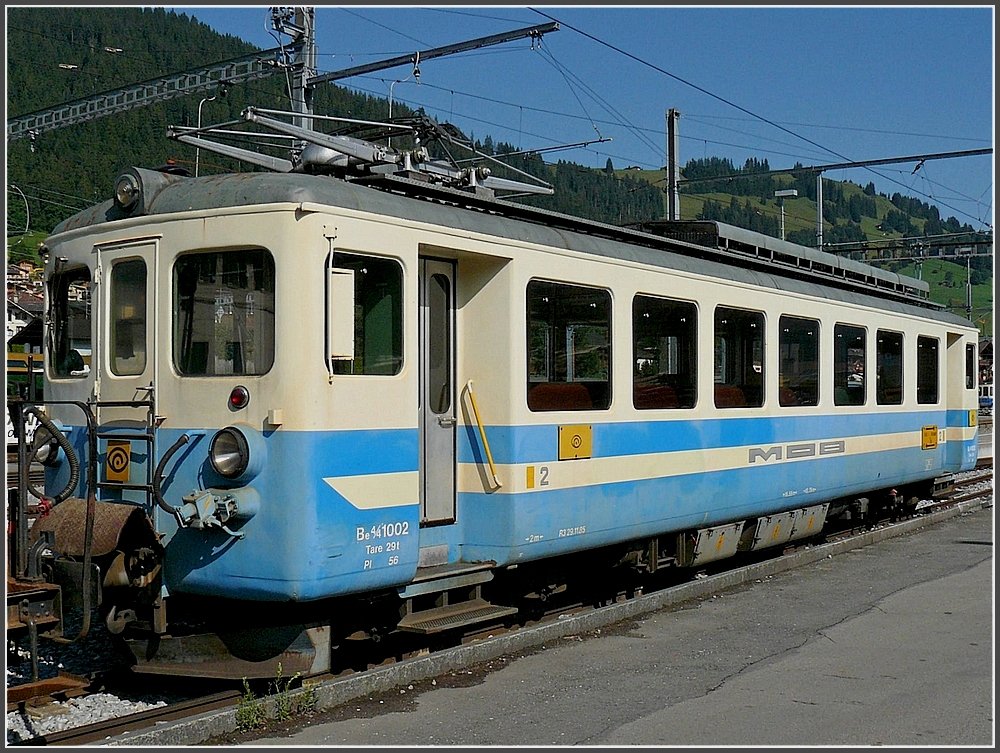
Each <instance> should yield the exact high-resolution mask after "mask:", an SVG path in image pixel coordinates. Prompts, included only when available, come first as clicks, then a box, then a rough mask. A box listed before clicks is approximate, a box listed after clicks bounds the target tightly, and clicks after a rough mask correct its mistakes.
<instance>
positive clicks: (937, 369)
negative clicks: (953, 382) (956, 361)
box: [916, 335, 941, 405]
mask: <svg viewBox="0 0 1000 753" xmlns="http://www.w3.org/2000/svg"><path fill="white" fill-rule="evenodd" d="M925 343H926V345H933V348H934V361H933V366H934V369H933V374H934V399H933V400H928V399H926V398H925V397H924V396H922V395H923V393H924V392H925V391H926V389H927V387H926V386H925V385H924V374H925V366H926V365H928V364H929V363H930V362H929V361H927V362H926V363H925V362H924V361H922V360H921V355H920V354H921V348H923V347H925ZM925 352H926V351H925ZM916 361H917V378H916V387H917V405H937V404H938V403H940V402H941V338H939V337H934V336H933V335H917V351H916Z"/></svg>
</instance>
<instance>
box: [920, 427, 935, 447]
mask: <svg viewBox="0 0 1000 753" xmlns="http://www.w3.org/2000/svg"><path fill="white" fill-rule="evenodd" d="M937 446H938V427H937V426H924V427H922V428H921V429H920V449H921V450H936V449H937Z"/></svg>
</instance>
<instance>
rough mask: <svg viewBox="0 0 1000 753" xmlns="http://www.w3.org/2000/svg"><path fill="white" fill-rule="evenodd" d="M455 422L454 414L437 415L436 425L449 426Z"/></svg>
mask: <svg viewBox="0 0 1000 753" xmlns="http://www.w3.org/2000/svg"><path fill="white" fill-rule="evenodd" d="M455 423H456V421H455V417H454V416H438V426H442V427H445V428H447V427H449V426H454V425H455Z"/></svg>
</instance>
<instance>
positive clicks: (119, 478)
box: [104, 440, 132, 484]
mask: <svg viewBox="0 0 1000 753" xmlns="http://www.w3.org/2000/svg"><path fill="white" fill-rule="evenodd" d="M131 464H132V445H131V443H129V442H121V441H114V440H111V441H109V442H108V449H107V454H106V455H105V458H104V475H105V477H106V478H107V480H108V481H111V482H113V483H116V484H127V483H128V480H129V467H130V466H131Z"/></svg>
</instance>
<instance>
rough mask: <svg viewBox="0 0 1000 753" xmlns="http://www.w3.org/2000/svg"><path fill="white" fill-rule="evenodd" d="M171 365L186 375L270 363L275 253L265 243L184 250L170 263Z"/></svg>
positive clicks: (255, 370)
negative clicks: (250, 246)
mask: <svg viewBox="0 0 1000 753" xmlns="http://www.w3.org/2000/svg"><path fill="white" fill-rule="evenodd" d="M173 304H174V305H173V317H174V322H173V335H174V344H173V354H174V366H175V367H176V368H177V371H179V372H180V373H181V374H183V375H185V376H228V375H254V374H265V373H267V372H268V371H270V370H271V366H272V365H273V364H274V259H272V258H271V254H270V253H268V252H267V251H265V250H264V249H247V250H241V251H221V252H220V251H213V252H209V253H196V254H187V255H185V256H181V257H179V258H178V259H177V263H176V264H175V265H174V297H173Z"/></svg>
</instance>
